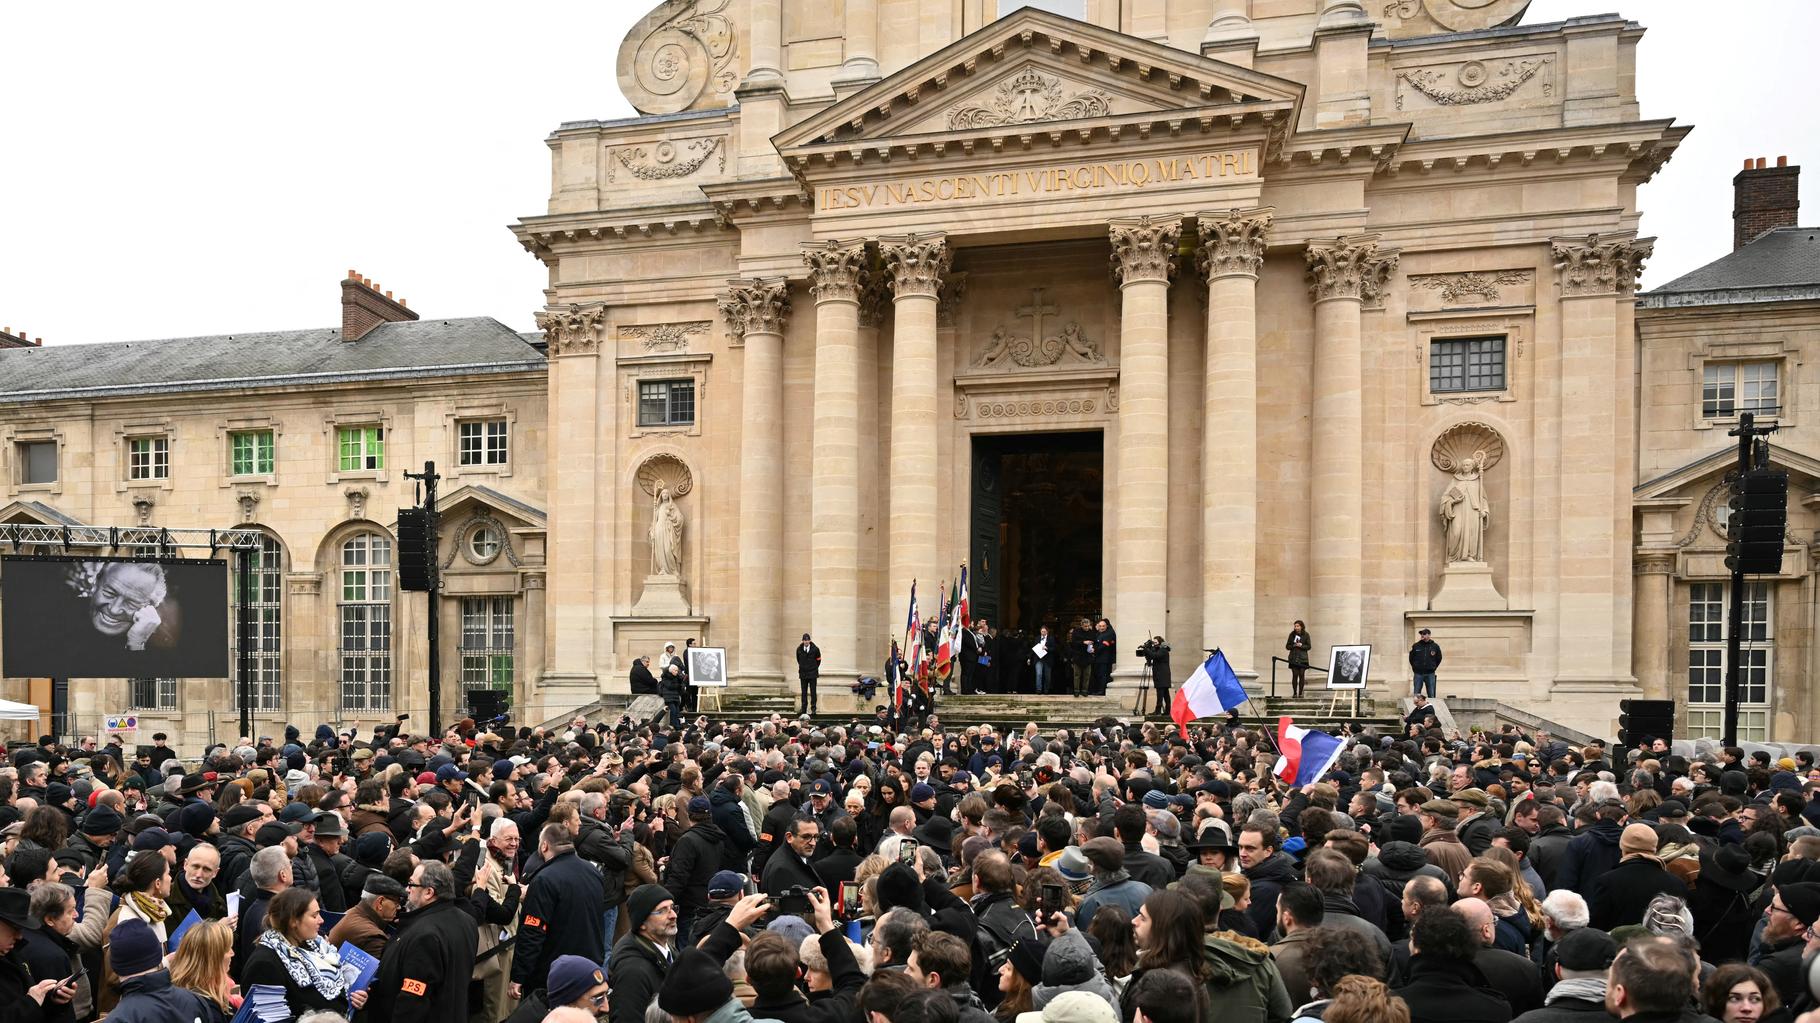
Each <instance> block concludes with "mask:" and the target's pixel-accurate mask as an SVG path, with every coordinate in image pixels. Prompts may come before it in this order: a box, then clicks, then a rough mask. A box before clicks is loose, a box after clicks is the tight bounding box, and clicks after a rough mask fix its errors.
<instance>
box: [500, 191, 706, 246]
mask: <svg viewBox="0 0 1820 1023" xmlns="http://www.w3.org/2000/svg"><path fill="white" fill-rule="evenodd" d="M723 226H724V225H723V223H722V221H721V218H720V213H719V211H717V210H716V209H715V208H714V206H712V205H710V204H707V203H699V202H692V203H664V204H658V205H651V206H640V207H635V208H631V209H622V210H606V211H602V212H599V213H563V214H558V215H554V216H548V217H526V218H525V219H523V220H521V221H519V222H518V223H516V224H513V225H512V234H513V235H514V236H515V237H517V238H518V244H519V245H521V246H523V247H524V249H525V251H526V252H529V253H531V254H532V255H534V256H537V257H538V258H539V259H543V258H545V257H548V256H551V255H553V254H554V253H555V252H556V251H557V250H558V249H563V248H577V247H584V246H587V245H589V244H590V243H595V244H598V243H600V242H603V241H604V242H628V241H630V242H639V241H664V240H669V239H678V240H692V239H697V238H700V237H701V236H703V235H708V234H714V233H717V232H719V231H720V230H721V229H722V228H723Z"/></svg>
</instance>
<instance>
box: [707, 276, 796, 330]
mask: <svg viewBox="0 0 1820 1023" xmlns="http://www.w3.org/2000/svg"><path fill="white" fill-rule="evenodd" d="M718 305H719V307H720V314H721V315H722V316H724V317H726V320H727V331H728V333H730V334H732V335H733V337H734V338H736V339H743V338H745V336H746V335H748V334H782V333H783V332H784V321H785V320H786V319H787V318H788V317H789V315H790V283H789V282H788V281H785V280H781V279H767V278H750V279H746V278H736V279H734V280H730V281H728V282H727V290H726V291H723V292H721V295H720V301H719V303H718Z"/></svg>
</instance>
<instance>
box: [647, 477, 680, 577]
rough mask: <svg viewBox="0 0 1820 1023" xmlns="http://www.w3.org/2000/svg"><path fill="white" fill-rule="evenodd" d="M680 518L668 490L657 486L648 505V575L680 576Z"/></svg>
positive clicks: (678, 509)
mask: <svg viewBox="0 0 1820 1023" xmlns="http://www.w3.org/2000/svg"><path fill="white" fill-rule="evenodd" d="M682 547H683V517H682V509H680V508H678V507H676V499H675V498H674V497H672V496H671V494H670V488H669V487H667V486H659V487H658V488H657V493H656V495H655V496H654V497H653V498H652V504H651V574H652V575H660V576H681V575H682V563H683V559H682Z"/></svg>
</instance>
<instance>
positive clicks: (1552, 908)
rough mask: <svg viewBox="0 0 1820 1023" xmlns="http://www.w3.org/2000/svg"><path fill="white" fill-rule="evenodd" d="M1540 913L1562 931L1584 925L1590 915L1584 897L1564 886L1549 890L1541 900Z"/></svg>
mask: <svg viewBox="0 0 1820 1023" xmlns="http://www.w3.org/2000/svg"><path fill="white" fill-rule="evenodd" d="M1542 915H1543V916H1546V917H1548V919H1549V920H1550V921H1552V922H1553V923H1554V925H1555V928H1556V929H1557V930H1559V931H1561V932H1562V933H1566V932H1567V931H1577V930H1579V929H1580V928H1582V927H1585V926H1586V922H1587V921H1588V920H1589V919H1591V916H1592V914H1591V913H1590V912H1589V911H1588V910H1587V908H1586V899H1584V898H1582V897H1581V896H1580V894H1579V893H1578V892H1571V891H1568V890H1567V889H1565V888H1557V889H1555V890H1554V891H1552V892H1549V893H1548V898H1546V899H1543V900H1542Z"/></svg>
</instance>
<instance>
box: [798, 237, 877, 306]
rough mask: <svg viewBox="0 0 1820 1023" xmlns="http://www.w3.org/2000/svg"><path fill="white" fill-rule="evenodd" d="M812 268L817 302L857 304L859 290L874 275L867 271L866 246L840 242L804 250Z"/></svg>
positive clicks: (810, 279) (828, 242)
mask: <svg viewBox="0 0 1820 1023" xmlns="http://www.w3.org/2000/svg"><path fill="white" fill-rule="evenodd" d="M803 262H804V263H807V264H808V265H809V290H810V291H811V292H812V293H814V295H815V300H816V301H817V302H858V301H859V293H860V289H862V288H864V287H865V286H866V279H867V278H868V277H870V276H871V274H870V273H869V272H867V269H866V243H865V242H863V241H860V242H844V243H843V242H837V241H835V240H834V239H832V238H830V239H829V240H827V241H825V242H823V243H821V244H820V245H805V246H804V247H803Z"/></svg>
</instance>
